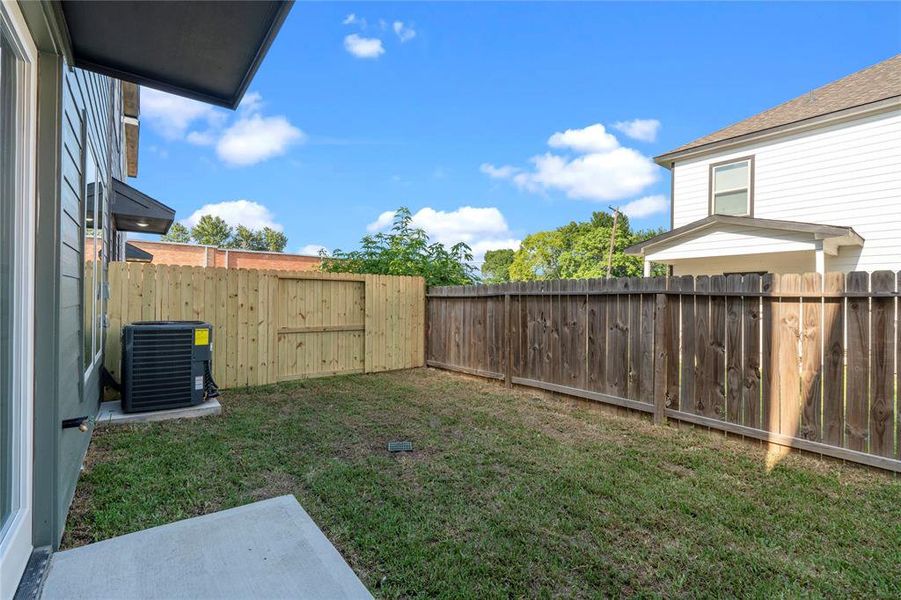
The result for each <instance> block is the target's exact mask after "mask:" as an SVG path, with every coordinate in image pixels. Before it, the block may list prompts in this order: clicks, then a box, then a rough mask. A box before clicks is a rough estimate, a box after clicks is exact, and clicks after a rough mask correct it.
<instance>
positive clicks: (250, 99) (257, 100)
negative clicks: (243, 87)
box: [238, 92, 263, 113]
mask: <svg viewBox="0 0 901 600" xmlns="http://www.w3.org/2000/svg"><path fill="white" fill-rule="evenodd" d="M261 108H263V95H262V94H261V93H259V92H247V93H246V94H244V97H243V98H241V104H239V105H238V110H239V111H242V112H245V113H257V112H260V109H261Z"/></svg>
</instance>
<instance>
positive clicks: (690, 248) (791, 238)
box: [647, 226, 816, 262]
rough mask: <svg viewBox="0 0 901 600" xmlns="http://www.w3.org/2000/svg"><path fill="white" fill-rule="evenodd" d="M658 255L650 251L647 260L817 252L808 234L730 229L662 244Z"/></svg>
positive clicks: (703, 231) (725, 228) (693, 235)
mask: <svg viewBox="0 0 901 600" xmlns="http://www.w3.org/2000/svg"><path fill="white" fill-rule="evenodd" d="M663 246H664V247H663V248H661V249H660V250H658V251H656V252H655V251H654V249H649V250H648V253H647V258H648V260H650V261H651V262H655V261H660V262H662V261H669V260H673V259H682V258H704V257H713V256H730V255H742V254H769V253H773V252H797V251H803V250H807V251H809V252H813V251H814V250H815V249H816V246H815V242H814V240H813V239H812V236H811V235H810V234H809V233H795V232H792V231H770V230H765V229H761V230H752V231H749V230H748V229H747V228H743V227H738V226H731V227H722V228H720V229H717V230H715V231H714V230H710V229H702V230H700V231H697V232H694V233H692V234H688V235H685V236H684V237H682V238H679V239H678V241H676V240H673V243H672V244H663Z"/></svg>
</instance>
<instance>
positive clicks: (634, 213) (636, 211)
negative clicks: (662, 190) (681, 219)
mask: <svg viewBox="0 0 901 600" xmlns="http://www.w3.org/2000/svg"><path fill="white" fill-rule="evenodd" d="M667 208H668V206H667V200H666V197H665V196H661V195H659V194H658V195H654V196H645V197H644V198H639V199H638V200H632V201H631V202H628V203H626V204H623V205H622V206H620V207H619V209H620V210H621V211H622V213H623V214H624V215H626V216H627V217H629V218H630V219H643V218H645V217H650V216H651V215H656V214H657V213H662V212H665V211H666V209H667Z"/></svg>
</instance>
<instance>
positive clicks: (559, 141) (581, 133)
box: [547, 123, 619, 153]
mask: <svg viewBox="0 0 901 600" xmlns="http://www.w3.org/2000/svg"><path fill="white" fill-rule="evenodd" d="M547 143H548V146H550V147H551V148H569V149H570V150H575V151H576V152H580V153H588V152H607V151H609V150H614V149H616V148H618V147H619V142H618V141H616V138H615V137H613V136H612V135H610V134H609V133H607V130H606V129H604V126H603V125H601V124H600V123H595V124H594V125H589V126H588V127H585V128H584V129H567V130H566V131H563V132H559V131H558V132H557V133H555V134H554V135H552V136H551V137H550V138H548V141H547Z"/></svg>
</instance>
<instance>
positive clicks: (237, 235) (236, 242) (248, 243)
mask: <svg viewBox="0 0 901 600" xmlns="http://www.w3.org/2000/svg"><path fill="white" fill-rule="evenodd" d="M226 247H227V248H234V249H237V250H265V249H266V241H265V240H264V239H263V234H262V233H261V232H259V231H255V230H253V229H251V228H250V227H245V226H244V225H238V226H237V227H235V232H234V233H233V234H232V236H231V238H230V239H229V240H228V242H227V243H226Z"/></svg>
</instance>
